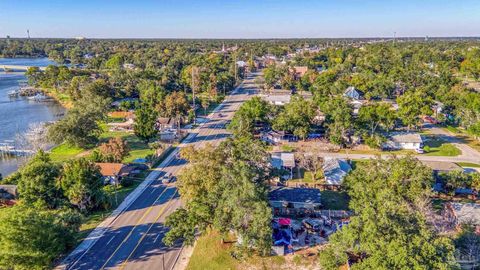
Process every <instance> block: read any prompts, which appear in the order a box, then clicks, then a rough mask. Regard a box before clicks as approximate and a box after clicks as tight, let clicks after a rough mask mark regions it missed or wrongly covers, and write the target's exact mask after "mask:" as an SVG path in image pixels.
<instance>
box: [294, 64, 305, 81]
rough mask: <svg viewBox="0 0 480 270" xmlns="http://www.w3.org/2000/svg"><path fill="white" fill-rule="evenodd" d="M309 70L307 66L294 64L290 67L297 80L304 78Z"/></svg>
mask: <svg viewBox="0 0 480 270" xmlns="http://www.w3.org/2000/svg"><path fill="white" fill-rule="evenodd" d="M307 71H308V67H307V66H294V67H293V68H290V72H292V73H293V76H294V78H295V79H296V80H298V79H300V78H302V77H303V76H304V75H305V74H306V73H307Z"/></svg>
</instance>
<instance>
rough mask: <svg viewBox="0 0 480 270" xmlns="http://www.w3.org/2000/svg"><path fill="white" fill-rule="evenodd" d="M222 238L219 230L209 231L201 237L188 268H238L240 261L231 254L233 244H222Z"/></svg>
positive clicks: (221, 269)
mask: <svg viewBox="0 0 480 270" xmlns="http://www.w3.org/2000/svg"><path fill="white" fill-rule="evenodd" d="M221 239H222V238H221V235H220V234H219V233H218V232H208V233H206V234H205V235H204V236H201V237H199V238H198V240H197V243H196V245H195V249H194V251H193V254H192V257H190V261H189V262H188V266H187V270H203V269H209V270H217V269H218V270H223V269H236V268H237V266H236V265H237V264H238V263H239V262H238V261H236V260H235V259H234V258H233V257H232V256H231V255H230V253H231V252H232V251H233V247H232V246H231V244H222V243H221V242H220V241H221Z"/></svg>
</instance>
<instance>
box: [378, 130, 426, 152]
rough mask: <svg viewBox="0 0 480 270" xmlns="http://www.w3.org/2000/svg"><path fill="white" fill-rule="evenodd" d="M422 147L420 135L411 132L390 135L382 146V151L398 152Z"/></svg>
mask: <svg viewBox="0 0 480 270" xmlns="http://www.w3.org/2000/svg"><path fill="white" fill-rule="evenodd" d="M422 147H423V140H422V137H421V136H420V134H418V133H413V132H404V133H396V134H391V135H390V137H389V138H388V140H387V142H385V143H384V144H383V148H384V149H390V150H399V149H409V150H416V149H421V148H422Z"/></svg>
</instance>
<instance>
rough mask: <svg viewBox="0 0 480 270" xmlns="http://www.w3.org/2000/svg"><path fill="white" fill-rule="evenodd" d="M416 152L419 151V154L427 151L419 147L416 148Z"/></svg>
mask: <svg viewBox="0 0 480 270" xmlns="http://www.w3.org/2000/svg"><path fill="white" fill-rule="evenodd" d="M415 152H417V153H418V154H423V153H425V150H423V149H422V148H417V149H415Z"/></svg>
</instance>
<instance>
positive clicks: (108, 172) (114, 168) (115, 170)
mask: <svg viewBox="0 0 480 270" xmlns="http://www.w3.org/2000/svg"><path fill="white" fill-rule="evenodd" d="M96 164H97V165H98V167H100V173H101V174H102V175H103V176H117V175H119V174H120V171H121V170H122V169H123V167H124V166H125V165H123V164H122V163H96Z"/></svg>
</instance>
